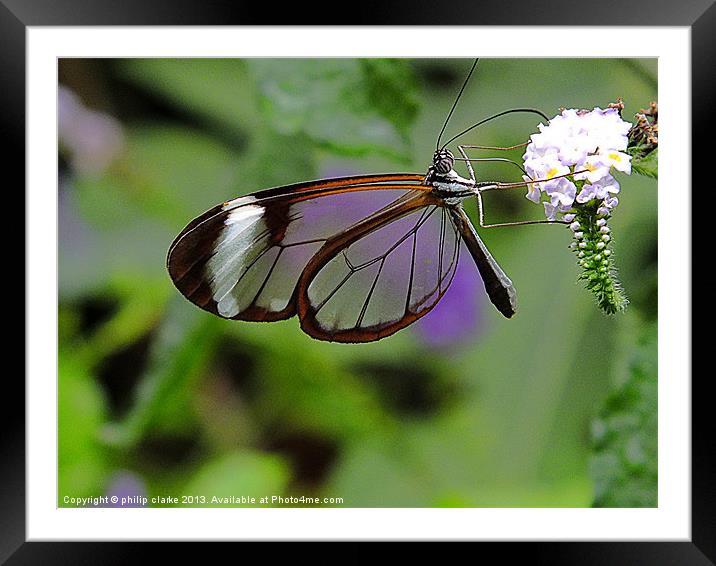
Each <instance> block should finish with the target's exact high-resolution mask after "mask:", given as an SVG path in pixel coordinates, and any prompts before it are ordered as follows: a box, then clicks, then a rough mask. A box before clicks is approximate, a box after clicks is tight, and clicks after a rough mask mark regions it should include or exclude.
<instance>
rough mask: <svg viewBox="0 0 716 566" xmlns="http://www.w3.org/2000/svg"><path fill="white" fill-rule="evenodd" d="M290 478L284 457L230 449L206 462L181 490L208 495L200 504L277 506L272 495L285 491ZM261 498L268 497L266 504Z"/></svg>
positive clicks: (202, 505)
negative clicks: (245, 499)
mask: <svg viewBox="0 0 716 566" xmlns="http://www.w3.org/2000/svg"><path fill="white" fill-rule="evenodd" d="M289 478H290V472H289V468H288V466H287V465H286V463H285V462H284V461H283V459H282V458H280V457H278V456H274V455H267V454H262V453H260V452H250V451H246V452H243V451H242V452H238V451H236V452H229V453H227V454H223V455H221V456H218V457H216V458H215V459H213V460H210V461H209V462H207V463H206V464H204V465H203V466H202V467H201V468H200V469H199V471H198V472H197V473H196V474H195V475H194V476H193V477H192V478H191V479H190V480H189V482H188V483H187V485H186V487H185V488H184V489H183V490H182V493H183V494H186V495H187V496H194V497H204V498H206V503H204V504H201V503H197V505H196V506H197V507H259V506H267V507H270V506H276V505H277V504H275V503H274V504H273V505H272V504H271V497H272V496H277V495H283V494H284V492H285V490H286V486H287V484H288V480H289ZM232 496H233V497H245V498H255V500H256V502H255V503H251V502H250V500H249V501H248V502H247V503H242V502H241V501H236V502H232V501H231V500H228V501H225V500H221V499H220V500H218V501H217V500H214V501H212V498H213V497H216V498H231V497H232ZM261 498H268V503H267V504H262V503H261Z"/></svg>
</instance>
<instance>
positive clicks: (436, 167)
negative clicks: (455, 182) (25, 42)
mask: <svg viewBox="0 0 716 566" xmlns="http://www.w3.org/2000/svg"><path fill="white" fill-rule="evenodd" d="M454 164H455V156H454V155H453V154H452V152H451V151H450V150H449V149H444V148H443V149H438V150H437V151H436V152H435V153H433V171H435V173H438V174H439V175H447V174H448V173H449V172H450V171H451V170H452V167H453V165H454Z"/></svg>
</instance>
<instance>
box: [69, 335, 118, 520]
mask: <svg viewBox="0 0 716 566" xmlns="http://www.w3.org/2000/svg"><path fill="white" fill-rule="evenodd" d="M58 382H59V387H58V406H57V408H58V436H57V441H58V446H57V448H58V450H57V453H58V462H57V466H58V505H60V506H63V505H64V506H66V505H67V504H65V503H64V501H63V499H64V497H65V496H69V497H91V496H97V495H100V494H101V493H102V489H103V487H104V486H103V482H104V479H105V475H106V473H107V470H108V464H107V452H106V451H105V450H104V447H103V446H102V445H101V443H100V442H99V441H98V435H97V434H98V431H99V428H100V427H101V426H102V424H103V423H104V420H105V418H106V410H105V399H104V396H103V395H102V391H101V390H100V388H99V385H98V384H97V382H96V381H95V380H94V377H93V376H92V374H91V373H90V372H89V369H88V367H87V365H86V363H85V362H84V361H83V360H82V359H81V358H80V357H77V356H74V355H73V354H72V353H70V352H69V351H68V350H67V349H65V348H60V351H59V359H58ZM70 506H73V505H70Z"/></svg>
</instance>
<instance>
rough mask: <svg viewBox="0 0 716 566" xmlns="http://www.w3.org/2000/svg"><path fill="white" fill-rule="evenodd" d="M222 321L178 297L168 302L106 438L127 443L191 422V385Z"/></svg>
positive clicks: (126, 444)
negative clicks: (124, 408) (128, 405)
mask: <svg viewBox="0 0 716 566" xmlns="http://www.w3.org/2000/svg"><path fill="white" fill-rule="evenodd" d="M221 325H222V321H221V320H218V319H216V318H214V317H211V316H208V315H207V314H206V313H202V312H200V311H198V309H195V308H194V307H192V306H191V305H187V304H186V302H185V301H183V300H182V299H177V300H175V301H172V302H170V304H169V308H168V312H167V314H166V318H165V319H164V320H163V321H162V324H161V326H160V328H159V332H158V336H157V338H156V340H155V342H154V344H153V345H152V351H151V353H150V361H149V367H148V369H147V372H146V374H145V375H144V377H143V378H142V381H141V385H140V386H139V388H138V390H137V392H136V395H135V401H134V405H133V407H132V409H131V411H130V412H129V413H128V415H127V416H126V417H125V419H124V420H123V421H122V422H120V423H114V424H112V425H111V426H108V427H106V429H105V430H104V431H103V432H104V434H103V438H104V440H105V441H106V442H107V443H108V444H110V445H115V446H119V447H128V446H131V445H134V444H136V443H137V442H139V441H140V440H141V439H142V438H143V437H144V436H145V435H146V434H147V433H148V432H149V431H150V430H151V429H154V428H181V427H183V426H188V424H190V419H188V416H189V414H190V413H189V412H188V406H189V398H190V396H191V394H192V393H191V392H192V388H193V386H194V385H195V383H196V379H197V378H198V377H200V375H201V372H202V371H203V369H204V368H205V367H206V364H207V361H208V360H209V359H210V357H211V355H212V354H213V352H214V350H215V348H216V346H217V343H218V339H219V336H220V329H221Z"/></svg>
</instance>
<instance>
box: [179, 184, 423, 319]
mask: <svg viewBox="0 0 716 566" xmlns="http://www.w3.org/2000/svg"><path fill="white" fill-rule="evenodd" d="M414 178H415V176H409V175H392V176H383V177H375V176H372V177H361V178H357V179H361V180H362V179H369V180H370V181H375V180H376V179H379V180H381V181H385V180H388V181H391V180H396V179H397V180H408V181H411V180H414ZM336 185H337V187H336ZM418 189H420V190H426V189H424V188H422V187H415V186H414V185H406V188H403V186H402V185H395V184H383V185H376V184H375V183H374V182H371V183H370V184H367V185H365V184H363V183H360V182H354V181H352V180H329V181H325V182H319V183H313V184H302V185H295V186H291V187H285V188H280V189H271V190H269V191H263V192H261V193H256V194H255V195H250V196H247V197H240V198H238V199H235V200H233V201H230V202H227V203H224V204H222V205H220V206H217V207H215V208H214V209H212V210H210V211H208V212H207V213H205V214H204V215H202V216H200V217H199V218H197V219H196V220H194V221H193V222H192V223H190V224H189V225H188V226H187V227H186V228H185V229H184V231H182V233H181V234H180V235H179V236H178V237H177V239H176V240H175V242H174V243H173V244H172V247H171V248H170V251H169V256H168V260H167V266H168V269H169V273H170V275H171V277H172V280H173V281H174V284H175V285H176V286H177V288H178V289H179V290H180V291H181V292H182V294H183V295H184V296H185V297H187V298H188V299H189V300H190V301H192V302H193V303H195V304H196V305H198V306H199V307H201V308H203V309H205V310H208V311H210V312H213V313H214V314H217V315H219V316H221V317H224V318H232V319H240V320H259V321H270V320H280V319H284V318H288V317H290V316H292V315H293V314H294V313H295V301H294V292H295V288H296V282H297V281H298V279H299V276H300V275H301V273H302V271H303V269H304V267H305V266H306V264H307V263H308V261H309V260H310V258H311V257H312V256H313V255H314V254H315V253H316V252H317V251H318V250H319V249H320V248H321V247H322V246H323V245H324V244H325V242H326V241H327V240H328V239H330V238H331V237H332V236H334V235H335V234H337V233H340V232H342V231H345V230H346V229H350V228H351V226H353V225H355V224H357V223H359V222H360V221H361V220H362V219H364V218H365V217H369V216H371V215H372V214H375V213H376V212H377V211H380V210H381V209H383V208H384V207H386V206H388V205H391V203H395V202H396V201H399V200H400V199H401V198H404V195H406V194H407V193H412V192H415V191H416V190H418Z"/></svg>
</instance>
